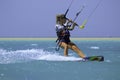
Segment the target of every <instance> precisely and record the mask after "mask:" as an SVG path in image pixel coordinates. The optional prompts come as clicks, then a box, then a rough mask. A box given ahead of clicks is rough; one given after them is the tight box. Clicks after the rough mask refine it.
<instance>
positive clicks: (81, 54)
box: [68, 42, 85, 58]
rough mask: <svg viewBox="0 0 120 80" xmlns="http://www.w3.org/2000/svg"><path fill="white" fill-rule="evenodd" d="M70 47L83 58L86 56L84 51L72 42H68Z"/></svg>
mask: <svg viewBox="0 0 120 80" xmlns="http://www.w3.org/2000/svg"><path fill="white" fill-rule="evenodd" d="M68 48H70V49H72V50H73V51H74V52H76V53H77V54H78V55H79V56H80V57H81V58H85V55H84V53H83V52H82V51H81V50H80V49H79V48H78V47H77V46H76V45H75V44H74V43H72V42H70V43H69V44H68Z"/></svg>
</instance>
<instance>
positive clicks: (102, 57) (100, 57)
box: [83, 56, 104, 61]
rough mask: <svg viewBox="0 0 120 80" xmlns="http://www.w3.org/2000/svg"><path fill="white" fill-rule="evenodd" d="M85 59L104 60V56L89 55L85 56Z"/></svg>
mask: <svg viewBox="0 0 120 80" xmlns="http://www.w3.org/2000/svg"><path fill="white" fill-rule="evenodd" d="M83 60H85V61H104V56H89V57H86V58H84V59H83Z"/></svg>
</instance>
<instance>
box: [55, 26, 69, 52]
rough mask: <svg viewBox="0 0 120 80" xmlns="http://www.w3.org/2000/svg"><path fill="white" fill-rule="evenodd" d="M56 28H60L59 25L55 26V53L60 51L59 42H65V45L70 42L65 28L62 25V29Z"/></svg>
mask: <svg viewBox="0 0 120 80" xmlns="http://www.w3.org/2000/svg"><path fill="white" fill-rule="evenodd" d="M58 27H61V26H59V25H57V26H56V34H57V37H58V38H57V40H56V48H55V50H56V51H59V49H60V45H61V43H60V42H65V43H68V42H70V40H69V37H70V33H69V31H68V30H67V29H66V26H64V25H63V27H62V28H58Z"/></svg>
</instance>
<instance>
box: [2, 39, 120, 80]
mask: <svg viewBox="0 0 120 80" xmlns="http://www.w3.org/2000/svg"><path fill="white" fill-rule="evenodd" d="M73 42H74V43H75V44H76V45H77V46H78V47H79V48H80V49H81V50H82V51H83V52H84V53H85V54H86V56H94V55H102V56H104V58H105V61H103V62H97V61H82V60H81V58H79V57H78V55H77V54H76V53H75V52H73V51H71V50H69V57H64V56H63V49H61V48H60V50H59V51H55V47H56V43H55V40H34V39H33V40H29V39H28V40H27V39H26V40H21V39H20V40H19V39H17V40H9V39H5V40H0V80H120V39H119V40H112V39H111V40H109V39H107V40H99V39H98V40H96V39H95V40H94V39H92V40H89V39H88V40H84V39H83V40H77V39H76V40H73ZM76 60H81V61H76Z"/></svg>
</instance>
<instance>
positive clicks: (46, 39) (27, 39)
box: [0, 38, 120, 41]
mask: <svg viewBox="0 0 120 80" xmlns="http://www.w3.org/2000/svg"><path fill="white" fill-rule="evenodd" d="M56 39H57V38H0V41H1V40H17V41H18V40H26V41H29V40H38V41H39V40H41V41H43V40H45V41H48V40H56ZM71 40H109V41H110V40H119V41H120V38H71Z"/></svg>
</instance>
